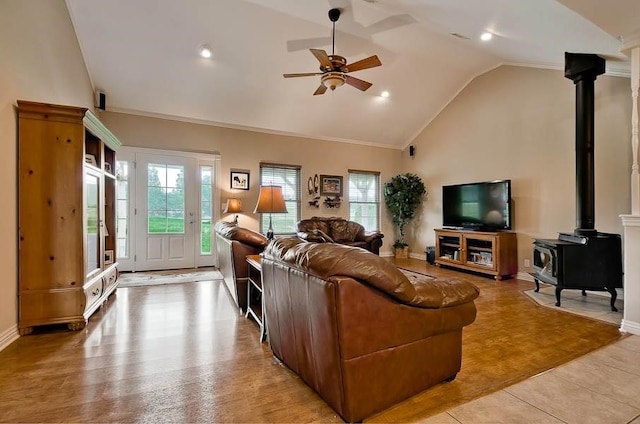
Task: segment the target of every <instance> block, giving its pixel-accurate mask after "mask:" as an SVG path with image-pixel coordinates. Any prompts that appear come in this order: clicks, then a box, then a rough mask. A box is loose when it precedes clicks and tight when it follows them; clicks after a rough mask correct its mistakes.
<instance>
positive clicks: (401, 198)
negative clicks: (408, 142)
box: [384, 172, 427, 258]
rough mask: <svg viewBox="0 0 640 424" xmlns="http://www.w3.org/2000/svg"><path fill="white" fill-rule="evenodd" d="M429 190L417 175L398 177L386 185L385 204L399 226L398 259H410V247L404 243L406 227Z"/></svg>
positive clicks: (396, 242)
mask: <svg viewBox="0 0 640 424" xmlns="http://www.w3.org/2000/svg"><path fill="white" fill-rule="evenodd" d="M426 193H427V189H426V188H425V186H424V183H423V182H422V179H421V178H420V177H419V176H417V175H416V174H412V173H409V172H408V173H405V174H400V175H396V176H395V177H393V178H391V180H389V181H387V182H386V183H385V184H384V202H385V204H386V205H387V209H388V210H389V213H390V214H391V220H392V221H393V223H394V224H395V225H397V226H398V239H397V240H396V241H395V242H394V243H393V247H394V248H395V252H396V258H407V257H409V245H408V244H407V243H405V241H404V227H405V226H406V225H407V224H408V223H409V221H411V220H412V219H413V217H414V216H415V214H416V210H417V209H418V207H419V206H420V204H421V203H422V198H423V197H424V195H425V194H426Z"/></svg>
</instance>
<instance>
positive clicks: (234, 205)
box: [222, 199, 242, 227]
mask: <svg viewBox="0 0 640 424" xmlns="http://www.w3.org/2000/svg"><path fill="white" fill-rule="evenodd" d="M222 212H223V213H235V214H236V215H235V217H234V218H233V224H234V225H235V226H236V227H237V226H238V213H240V212H242V200H240V199H227V204H226V205H225V206H224V211H222Z"/></svg>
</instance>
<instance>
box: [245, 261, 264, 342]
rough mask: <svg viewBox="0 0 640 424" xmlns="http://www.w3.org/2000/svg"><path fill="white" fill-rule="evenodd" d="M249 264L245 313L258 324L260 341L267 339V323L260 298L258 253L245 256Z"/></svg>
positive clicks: (260, 283)
mask: <svg viewBox="0 0 640 424" xmlns="http://www.w3.org/2000/svg"><path fill="white" fill-rule="evenodd" d="M247 263H248V264H249V284H247V313H246V315H245V316H246V317H247V318H248V317H249V316H251V317H252V318H253V319H254V320H255V321H256V322H257V323H258V325H259V326H260V341H261V342H264V341H265V340H267V325H266V323H265V320H264V302H263V300H262V266H261V265H260V255H249V256H247Z"/></svg>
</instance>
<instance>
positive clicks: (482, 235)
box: [435, 229, 518, 280]
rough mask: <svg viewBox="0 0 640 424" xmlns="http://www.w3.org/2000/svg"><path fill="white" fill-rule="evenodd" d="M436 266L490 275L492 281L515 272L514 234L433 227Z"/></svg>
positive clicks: (515, 249)
mask: <svg viewBox="0 0 640 424" xmlns="http://www.w3.org/2000/svg"><path fill="white" fill-rule="evenodd" d="M435 232H436V265H439V266H449V267H453V268H459V269H463V270H467V271H474V272H479V273H482V274H489V275H492V276H493V277H494V278H495V279H496V280H502V279H503V278H505V277H506V278H509V277H511V276H513V275H515V274H517V272H518V250H517V249H518V248H517V243H516V233H514V232H511V231H474V230H451V229H436V230H435Z"/></svg>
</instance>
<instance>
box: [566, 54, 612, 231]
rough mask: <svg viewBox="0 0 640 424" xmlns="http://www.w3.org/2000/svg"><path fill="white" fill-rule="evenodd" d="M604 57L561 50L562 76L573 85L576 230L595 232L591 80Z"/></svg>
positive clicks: (603, 69) (596, 74) (598, 71)
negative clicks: (574, 92) (574, 102)
mask: <svg viewBox="0 0 640 424" xmlns="http://www.w3.org/2000/svg"><path fill="white" fill-rule="evenodd" d="M604 65H605V60H604V59H603V58H601V57H600V56H598V55H595V54H583V53H565V54H564V76H565V77H566V78H569V79H570V80H573V83H574V84H575V86H576V226H577V227H576V229H575V234H582V235H590V234H596V233H597V231H596V229H595V183H594V181H595V177H594V175H595V171H594V137H593V133H594V129H593V128H594V104H595V101H594V97H595V96H594V83H595V80H596V78H597V77H598V75H602V74H604V71H605V67H604Z"/></svg>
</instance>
